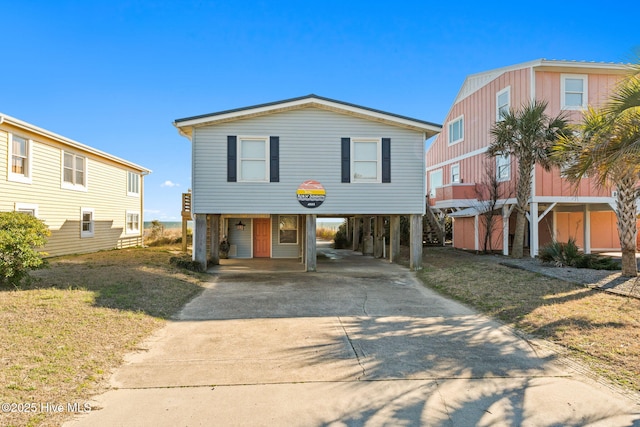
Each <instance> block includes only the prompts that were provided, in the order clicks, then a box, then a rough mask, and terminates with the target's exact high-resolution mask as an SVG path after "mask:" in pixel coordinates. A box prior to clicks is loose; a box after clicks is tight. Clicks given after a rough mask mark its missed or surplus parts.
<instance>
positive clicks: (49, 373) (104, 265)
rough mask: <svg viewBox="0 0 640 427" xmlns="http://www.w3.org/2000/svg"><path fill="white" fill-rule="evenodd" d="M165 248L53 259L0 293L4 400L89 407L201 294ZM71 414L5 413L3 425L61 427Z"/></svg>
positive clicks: (0, 395) (196, 279)
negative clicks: (26, 281)
mask: <svg viewBox="0 0 640 427" xmlns="http://www.w3.org/2000/svg"><path fill="white" fill-rule="evenodd" d="M171 256H172V254H171V253H170V252H168V251H166V250H159V249H125V250H116V251H106V252H98V253H94V254H86V255H75V256H65V257H59V258H54V259H51V260H50V268H48V269H46V270H40V271H37V272H34V273H33V274H32V276H33V277H34V279H35V280H34V281H33V283H32V284H31V285H29V286H26V287H24V288H22V289H20V290H13V289H2V290H1V291H0V324H2V325H3V327H2V328H0V402H9V403H17V404H20V403H22V404H24V403H29V404H30V403H35V404H36V405H37V406H38V407H39V405H40V404H41V403H47V402H51V403H55V404H62V405H64V406H65V409H66V404H67V403H72V404H73V403H76V402H77V403H80V404H81V405H82V404H84V403H85V402H86V401H87V400H88V399H89V398H90V397H91V396H92V395H94V394H96V393H99V392H100V391H102V390H103V388H104V386H105V383H104V380H105V379H106V378H107V376H108V374H109V373H110V371H111V370H112V369H113V368H114V367H116V366H118V365H119V364H120V363H121V362H122V357H123V355H124V354H125V353H127V352H129V351H131V350H134V349H135V348H136V346H137V345H138V344H139V343H140V342H141V341H142V340H143V339H144V338H145V337H147V336H148V335H149V334H150V333H151V332H152V331H153V330H155V329H157V328H159V327H160V326H162V325H163V324H164V319H166V318H168V317H170V316H171V315H173V314H174V313H176V312H177V310H178V309H179V308H180V307H182V305H184V303H185V302H187V301H188V300H189V299H191V298H192V297H194V296H195V295H196V294H197V293H199V292H200V290H201V289H202V288H201V286H200V283H201V281H200V278H201V276H198V275H195V274H186V273H184V272H183V271H181V270H178V269H175V268H173V267H171V266H170V265H169V262H168V261H169V258H170V257H171ZM70 415H71V414H70V413H69V412H67V411H64V412H63V413H60V414H53V413H45V412H43V411H40V410H38V411H35V412H32V413H11V414H7V413H0V425H59V424H60V423H61V422H62V420H63V419H65V418H68V417H69V416H70Z"/></svg>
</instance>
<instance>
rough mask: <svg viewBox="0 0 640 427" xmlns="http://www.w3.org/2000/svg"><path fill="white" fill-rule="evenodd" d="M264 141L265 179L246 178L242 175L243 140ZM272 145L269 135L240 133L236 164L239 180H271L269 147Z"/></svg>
mask: <svg viewBox="0 0 640 427" xmlns="http://www.w3.org/2000/svg"><path fill="white" fill-rule="evenodd" d="M247 140H250V141H263V142H264V155H265V158H264V163H265V165H264V179H259V180H258V179H244V178H243V177H242V160H243V159H242V155H241V154H242V142H243V141H247ZM270 145H271V144H269V137H268V136H240V135H238V148H237V152H236V157H237V163H236V164H237V166H236V170H237V171H238V172H237V173H238V182H269V181H270V179H269V178H270V170H269V166H270V163H271V162H270V161H269V160H270V153H269V149H270Z"/></svg>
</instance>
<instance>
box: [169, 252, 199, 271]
mask: <svg viewBox="0 0 640 427" xmlns="http://www.w3.org/2000/svg"><path fill="white" fill-rule="evenodd" d="M169 264H171V265H175V266H176V267H180V268H184V269H186V270H189V271H195V272H197V273H202V272H204V266H203V265H202V264H201V263H200V262H199V261H194V260H192V259H191V257H189V256H174V257H171V258H169Z"/></svg>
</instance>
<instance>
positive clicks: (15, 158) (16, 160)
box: [8, 133, 32, 184]
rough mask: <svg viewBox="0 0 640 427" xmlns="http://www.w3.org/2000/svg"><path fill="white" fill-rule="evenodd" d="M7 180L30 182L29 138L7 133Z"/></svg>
mask: <svg viewBox="0 0 640 427" xmlns="http://www.w3.org/2000/svg"><path fill="white" fill-rule="evenodd" d="M8 157H9V167H8V170H9V174H8V179H9V181H17V182H25V183H29V184H30V183H31V157H32V156H31V140H30V139H27V138H23V137H21V136H18V135H14V134H11V133H10V134H9V156H8Z"/></svg>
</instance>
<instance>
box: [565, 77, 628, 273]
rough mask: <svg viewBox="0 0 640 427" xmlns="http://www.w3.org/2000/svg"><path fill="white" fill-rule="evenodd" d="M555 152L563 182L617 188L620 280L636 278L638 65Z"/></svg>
mask: <svg viewBox="0 0 640 427" xmlns="http://www.w3.org/2000/svg"><path fill="white" fill-rule="evenodd" d="M553 151H554V154H553V157H554V158H555V159H557V161H559V162H562V163H564V165H565V169H564V173H565V176H566V177H567V178H568V179H569V181H571V182H573V183H574V184H576V185H577V183H579V182H580V179H582V177H584V176H585V175H587V174H589V175H592V176H593V177H594V178H595V179H596V183H597V184H598V185H599V186H607V185H613V186H614V187H615V189H616V194H617V195H616V217H617V225H618V236H619V238H620V248H621V250H622V275H623V276H628V277H635V276H637V275H638V265H637V261H636V239H637V222H636V221H637V205H636V200H637V198H638V190H637V188H636V185H637V182H638V178H639V176H640V65H637V66H635V67H634V68H632V72H631V73H630V74H629V76H628V77H627V78H625V79H623V80H622V82H621V83H620V85H619V86H617V87H616V89H614V91H613V92H612V94H611V95H610V98H609V102H608V103H607V105H606V106H605V107H604V108H603V109H600V110H596V109H593V108H590V109H589V110H588V111H587V112H586V113H585V114H584V117H583V120H582V123H581V124H579V125H578V126H577V129H576V132H575V133H573V134H568V135H566V136H565V137H563V138H562V139H561V140H560V141H559V143H558V144H557V145H556V146H555V147H554V150H553Z"/></svg>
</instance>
